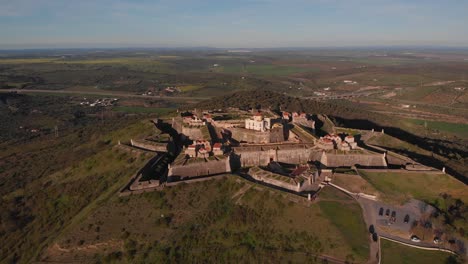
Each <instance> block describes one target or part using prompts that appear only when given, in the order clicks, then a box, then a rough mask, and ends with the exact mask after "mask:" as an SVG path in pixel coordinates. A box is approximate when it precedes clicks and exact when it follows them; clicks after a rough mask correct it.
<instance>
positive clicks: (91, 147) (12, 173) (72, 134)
mask: <svg viewBox="0 0 468 264" xmlns="http://www.w3.org/2000/svg"><path fill="white" fill-rule="evenodd" d="M2 98H3V100H2V105H1V106H2V108H1V112H0V117H1V119H2V134H1V135H2V143H1V144H0V153H1V154H0V196H1V203H0V222H1V225H0V239H1V240H2V244H1V248H0V262H6V263H8V262H20V263H29V262H30V261H31V260H33V259H35V258H36V257H37V256H38V255H39V254H40V252H41V251H42V249H43V247H45V246H47V245H48V243H50V242H51V241H53V239H54V238H55V237H56V236H57V235H58V234H59V233H60V232H61V231H63V230H64V229H65V228H66V227H67V226H69V225H71V224H73V223H74V222H76V221H79V219H80V217H81V216H82V215H83V214H84V215H86V214H87V212H89V211H92V209H93V208H95V206H96V205H97V204H99V203H100V202H102V201H104V200H106V199H107V198H108V197H110V196H113V195H114V194H115V192H116V191H117V190H118V189H119V188H121V187H122V186H123V185H124V184H125V183H126V181H127V180H128V177H129V175H132V174H133V173H134V172H135V171H136V170H137V169H139V168H140V167H141V166H142V165H143V164H144V163H145V162H146V161H147V160H148V159H149V158H150V157H151V156H148V155H146V154H143V153H142V154H138V153H136V154H134V153H128V152H126V151H123V150H121V149H119V148H117V147H115V145H116V144H117V141H118V140H122V141H125V140H129V138H130V137H131V136H132V137H133V136H135V135H145V136H148V135H150V134H151V131H152V125H151V124H150V123H149V122H147V121H145V122H144V123H142V122H141V121H140V120H141V117H140V118H138V117H135V116H131V117H128V116H126V115H124V114H115V115H111V114H109V115H106V116H105V118H100V116H99V115H97V116H96V115H95V113H93V112H88V111H87V110H86V109H81V108H77V107H76V106H75V105H74V104H73V103H70V101H69V99H66V98H63V97H49V96H45V97H36V96H13V97H12V98H10V97H8V98H5V97H2ZM32 110H37V111H32ZM8 124H14V125H8ZM55 125H57V126H58V127H59V130H58V136H56V134H55V132H54V129H53V127H54V126H55ZM20 126H22V127H23V128H19V127H20ZM32 128H37V129H38V132H31V129H32Z"/></svg>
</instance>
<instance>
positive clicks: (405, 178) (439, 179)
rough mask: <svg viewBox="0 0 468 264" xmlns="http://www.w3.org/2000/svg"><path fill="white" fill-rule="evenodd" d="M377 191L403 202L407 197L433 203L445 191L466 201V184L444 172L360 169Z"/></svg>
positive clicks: (467, 196)
mask: <svg viewBox="0 0 468 264" xmlns="http://www.w3.org/2000/svg"><path fill="white" fill-rule="evenodd" d="M360 173H361V175H362V176H363V177H364V178H365V179H366V180H368V181H369V182H370V183H371V184H372V185H373V186H374V187H375V188H376V189H377V190H378V191H380V192H381V193H383V194H384V196H386V197H387V198H389V199H390V198H391V200H398V201H399V202H403V201H404V200H406V199H408V198H411V197H413V198H416V199H419V200H423V201H427V202H429V203H433V202H434V201H435V200H438V199H439V194H441V193H447V194H450V195H452V196H453V197H454V198H460V199H462V200H463V201H464V202H465V203H466V202H468V193H467V192H466V186H465V185H464V184H463V183H462V182H460V181H458V180H456V179H454V178H452V177H451V176H449V175H446V174H442V173H441V174H429V173H395V172H393V173H392V172H368V171H360Z"/></svg>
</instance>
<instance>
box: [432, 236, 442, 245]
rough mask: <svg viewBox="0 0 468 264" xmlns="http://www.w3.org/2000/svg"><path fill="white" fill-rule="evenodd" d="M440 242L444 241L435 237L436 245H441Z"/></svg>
mask: <svg viewBox="0 0 468 264" xmlns="http://www.w3.org/2000/svg"><path fill="white" fill-rule="evenodd" d="M440 242H442V240H440V238H438V237H434V244H440Z"/></svg>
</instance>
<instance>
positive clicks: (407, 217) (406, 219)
mask: <svg viewBox="0 0 468 264" xmlns="http://www.w3.org/2000/svg"><path fill="white" fill-rule="evenodd" d="M403 221H404V222H405V223H408V222H409V215H405V219H404V220H403Z"/></svg>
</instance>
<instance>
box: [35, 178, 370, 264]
mask: <svg viewBox="0 0 468 264" xmlns="http://www.w3.org/2000/svg"><path fill="white" fill-rule="evenodd" d="M249 186H251V187H250V188H249V189H244V191H245V192H242V191H240V190H242V189H243V188H245V187H249ZM326 192H327V194H326V195H324V196H326V197H327V199H330V201H328V200H325V201H321V202H319V203H318V204H313V205H308V204H307V203H304V202H303V201H300V202H293V201H291V200H290V199H297V198H295V197H293V196H290V195H285V194H282V193H281V192H278V191H272V190H269V189H267V188H264V187H260V188H259V187H257V186H256V185H253V184H252V183H250V182H248V181H246V180H243V179H241V178H239V177H238V176H234V175H231V176H226V177H225V178H223V179H218V180H210V181H206V182H201V183H193V184H181V185H178V186H176V187H170V188H167V189H165V190H164V191H161V192H152V193H146V194H143V195H137V196H129V197H123V198H118V197H114V198H112V199H109V200H108V201H107V202H105V203H103V204H102V206H101V207H100V208H98V209H97V210H96V211H95V212H93V213H92V214H90V215H89V216H88V217H87V218H86V219H85V220H84V221H83V222H82V223H81V224H80V225H77V226H76V227H75V228H74V229H71V230H69V232H65V233H63V234H62V235H61V236H60V239H59V240H58V241H56V242H57V243H58V245H59V246H56V247H50V248H49V249H48V250H47V251H46V252H45V254H44V255H43V256H42V258H43V259H44V260H46V261H64V262H69V261H76V260H77V259H81V260H89V261H100V262H105V263H107V262H110V261H112V260H113V259H119V260H120V261H121V262H124V263H125V262H128V263H135V262H138V263H139V262H179V263H180V262H184V263H185V262H210V263H212V262H217V263H224V262H231V261H232V262H237V263H238V262H284V261H294V262H310V263H320V262H321V260H320V258H318V257H317V255H321V254H325V255H330V256H333V257H335V258H338V259H342V260H345V259H346V260H350V261H351V260H354V261H357V262H363V261H365V259H366V258H367V257H368V243H369V241H368V238H367V235H366V230H365V225H364V223H363V221H362V218H361V212H360V209H359V206H358V205H357V204H356V203H355V202H354V201H352V200H351V198H348V197H346V196H343V195H342V194H341V193H338V192H337V191H335V190H333V189H330V190H327V191H326ZM236 194H237V195H236ZM331 200H333V201H331ZM330 205H332V207H333V208H332V207H330ZM330 209H333V210H335V209H336V210H339V211H340V212H341V214H343V215H346V216H347V217H348V218H349V219H350V223H352V225H348V226H347V225H343V223H340V222H339V221H336V220H333V218H332V217H335V216H336V214H335V213H334V212H330V211H329V210H330ZM122 245H123V247H122ZM58 248H61V249H64V250H58ZM80 248H89V250H86V251H81V250H80Z"/></svg>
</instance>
